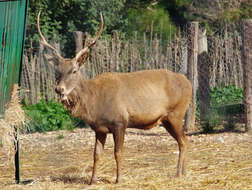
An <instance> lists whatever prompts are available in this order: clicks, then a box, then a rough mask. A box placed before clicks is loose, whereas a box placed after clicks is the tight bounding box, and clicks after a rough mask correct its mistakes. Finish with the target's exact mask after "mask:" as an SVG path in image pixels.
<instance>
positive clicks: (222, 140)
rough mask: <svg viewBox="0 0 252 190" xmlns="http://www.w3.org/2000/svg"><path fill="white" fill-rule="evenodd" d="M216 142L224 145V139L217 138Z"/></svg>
mask: <svg viewBox="0 0 252 190" xmlns="http://www.w3.org/2000/svg"><path fill="white" fill-rule="evenodd" d="M216 142H220V143H224V139H223V138H222V137H217V139H216Z"/></svg>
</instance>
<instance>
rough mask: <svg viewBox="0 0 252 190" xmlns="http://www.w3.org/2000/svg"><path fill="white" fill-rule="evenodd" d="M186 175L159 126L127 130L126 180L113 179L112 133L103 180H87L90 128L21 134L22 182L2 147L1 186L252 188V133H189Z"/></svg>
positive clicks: (45, 189)
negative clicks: (91, 182)
mask: <svg viewBox="0 0 252 190" xmlns="http://www.w3.org/2000/svg"><path fill="white" fill-rule="evenodd" d="M187 137H188V141H189V143H190V146H189V151H188V159H187V175H186V176H185V177H183V178H179V179H178V178H175V177H174V176H175V173H176V165H177V159H178V147H177V143H176V141H175V140H173V138H172V137H171V136H170V135H169V134H168V133H167V132H166V131H165V129H163V128H162V127H157V128H154V129H152V130H148V131H143V130H135V129H129V130H127V134H126V137H125V144H124V154H123V158H122V175H123V178H122V179H123V181H122V183H120V184H114V181H115V174H116V171H115V169H116V167H115V161H114V154H113V138H112V135H109V136H108V139H107V142H106V145H105V152H104V155H103V158H102V160H101V162H100V163H99V167H98V176H99V181H98V183H97V184H95V185H91V186H90V185H88V182H89V180H90V177H91V170H92V164H93V156H92V155H93V147H94V140H95V139H94V132H93V131H91V129H75V130H74V131H57V132H48V133H45V134H39V133H35V134H26V135H21V137H20V138H21V139H20V144H21V153H20V160H21V181H22V183H21V184H20V185H16V184H15V180H14V169H13V164H9V165H8V164H7V156H6V154H4V152H3V151H2V149H1V148H0V189H6V190H12V189H17V190H19V189H20V190H30V189H32V190H33V189H34V190H40V189H41V190H63V189H105V190H107V189H109V190H110V189H133V190H135V189H148V190H152V189H158V190H162V189H164V190H167V189H183V190H185V189H190V190H191V189H216V190H217V189H222V190H224V189H225V190H226V189H230V190H231V189H232V190H239V189H241V190H247V189H252V146H251V145H252V136H250V135H248V134H245V133H241V132H233V133H231V132H224V133H218V134H210V135H204V134H193V135H191V134H188V136H187Z"/></svg>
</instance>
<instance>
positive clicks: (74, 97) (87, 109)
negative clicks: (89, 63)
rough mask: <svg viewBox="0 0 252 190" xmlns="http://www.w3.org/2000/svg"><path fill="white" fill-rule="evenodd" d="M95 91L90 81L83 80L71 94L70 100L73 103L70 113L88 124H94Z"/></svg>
mask: <svg viewBox="0 0 252 190" xmlns="http://www.w3.org/2000/svg"><path fill="white" fill-rule="evenodd" d="M94 90H95V89H94V88H93V85H92V84H91V83H90V82H89V81H88V80H84V79H83V80H81V81H80V82H79V84H78V85H77V87H76V88H75V89H74V90H73V92H71V93H70V96H69V99H70V102H72V104H73V106H72V108H70V109H68V111H69V112H70V113H71V114H72V115H73V116H74V117H78V118H80V119H82V120H84V121H85V122H87V123H88V124H90V125H91V124H92V123H94V119H95V117H94V116H93V113H94V109H95V101H94V99H95V91H94Z"/></svg>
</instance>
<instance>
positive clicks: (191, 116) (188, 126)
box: [184, 22, 199, 131]
mask: <svg viewBox="0 0 252 190" xmlns="http://www.w3.org/2000/svg"><path fill="white" fill-rule="evenodd" d="M198 30H199V23H198V22H191V23H190V25H189V29H188V32H189V34H188V35H189V40H188V47H187V48H188V67H187V68H188V70H187V72H188V73H187V77H188V79H189V80H190V81H191V83H192V88H193V90H192V101H191V104H190V107H189V109H188V111H187V114H186V117H185V124H184V129H185V131H189V130H194V124H195V112H196V89H197V78H198V75H197V57H198Z"/></svg>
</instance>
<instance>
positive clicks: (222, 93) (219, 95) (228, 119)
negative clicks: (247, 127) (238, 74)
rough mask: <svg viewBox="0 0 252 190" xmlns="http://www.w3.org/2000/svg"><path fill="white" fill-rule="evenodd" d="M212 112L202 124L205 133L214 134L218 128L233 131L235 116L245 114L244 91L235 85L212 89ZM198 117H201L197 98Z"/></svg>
mask: <svg viewBox="0 0 252 190" xmlns="http://www.w3.org/2000/svg"><path fill="white" fill-rule="evenodd" d="M210 97H211V99H210V112H209V114H208V116H206V118H205V119H203V120H202V121H201V122H200V123H201V127H202V129H203V132H206V133H209V132H213V131H214V130H215V129H216V127H220V126H222V127H224V128H225V129H226V130H233V129H234V127H235V122H236V121H235V117H234V115H237V114H238V115H239V114H242V113H244V105H243V89H242V88H235V87H234V86H233V85H228V86H221V87H214V88H211V89H210ZM196 116H197V117H199V116H200V113H199V101H198V97H197V108H196Z"/></svg>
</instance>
